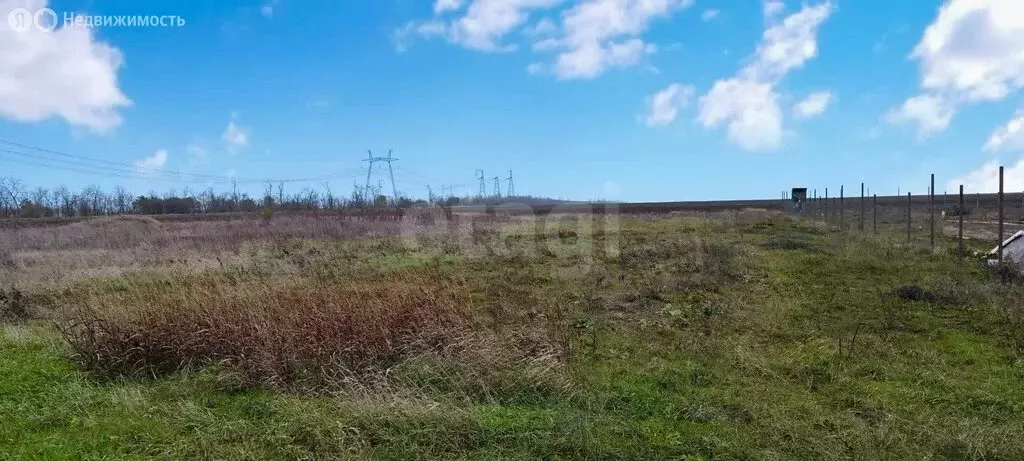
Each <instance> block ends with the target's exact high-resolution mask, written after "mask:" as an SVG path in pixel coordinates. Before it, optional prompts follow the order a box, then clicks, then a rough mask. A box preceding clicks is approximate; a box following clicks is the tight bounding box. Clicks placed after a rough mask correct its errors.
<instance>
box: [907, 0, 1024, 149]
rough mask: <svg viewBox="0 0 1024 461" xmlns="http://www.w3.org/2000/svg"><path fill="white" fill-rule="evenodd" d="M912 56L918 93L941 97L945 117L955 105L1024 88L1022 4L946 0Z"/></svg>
mask: <svg viewBox="0 0 1024 461" xmlns="http://www.w3.org/2000/svg"><path fill="white" fill-rule="evenodd" d="M911 58H912V59H914V60H916V61H917V63H918V66H919V68H920V74H921V75H920V77H921V82H920V83H921V88H922V90H923V93H924V94H925V95H928V96H929V97H932V98H942V99H943V100H945V101H946V104H945V105H944V106H945V107H946V108H947V109H948V115H949V118H950V119H952V116H953V115H954V114H955V112H956V110H957V108H958V106H960V105H964V104H971V103H978V102H984V101H998V100H1001V99H1003V98H1005V97H1006V96H1007V95H1009V94H1010V93H1013V92H1015V91H1017V90H1019V89H1020V88H1021V87H1024V2H1021V1H1020V0H947V1H946V2H945V4H943V6H942V8H941V9H940V10H939V14H938V16H937V17H936V18H935V21H934V22H932V23H931V24H930V25H929V26H928V27H927V29H925V31H924V35H923V36H922V37H921V41H920V42H919V43H918V44H917V46H916V47H915V48H914V51H913V53H912V54H911ZM941 115H943V116H945V115H946V113H942V114H941ZM940 118H941V117H940ZM923 121H925V122H927V121H928V119H927V118H926V119H924V120H923ZM945 125H947V126H948V122H947V123H946V124H945ZM932 128H934V127H931V128H925V127H922V131H930V130H932ZM941 129H945V126H943V127H942V128H941ZM941 129H939V130H934V131H941Z"/></svg>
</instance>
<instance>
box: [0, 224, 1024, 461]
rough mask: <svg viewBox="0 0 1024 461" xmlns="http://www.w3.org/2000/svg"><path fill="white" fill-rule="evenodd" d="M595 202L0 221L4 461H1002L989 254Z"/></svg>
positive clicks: (1023, 367) (1017, 348)
mask: <svg viewBox="0 0 1024 461" xmlns="http://www.w3.org/2000/svg"><path fill="white" fill-rule="evenodd" d="M470 219H472V221H469V220H470ZM590 219H591V218H589V217H578V216H562V217H549V218H546V220H545V221H544V222H534V221H531V220H528V219H524V218H522V217H507V218H501V217H488V216H479V217H474V218H465V217H463V218H462V222H458V223H448V222H443V221H441V222H435V221H433V220H432V219H425V220H424V222H423V223H421V224H420V225H417V226H407V225H401V226H400V225H398V224H396V223H366V222H349V221H340V220H333V221H332V220H329V219H314V218H302V220H298V219H296V220H292V221H289V220H283V219H276V218H269V217H264V219H252V220H247V221H242V222H232V221H225V222H212V223H204V222H191V223H159V222H155V221H151V220H146V219H112V220H106V221H99V222H91V223H90V222H86V223H75V224H71V225H67V226H63V227H56V228H52V229H46V230H45V231H38V230H32V229H9V230H0V283H3V287H5V289H4V292H3V298H2V300H0V309H2V313H0V316H2V317H3V320H2V322H0V328H2V329H0V457H5V458H11V459H150V458H158V459H425V458H440V459H453V458H462V459H465V458H471V459H480V458H482V459H513V458H514V459H524V458H528V459H707V460H710V459H769V460H772V459H778V460H788V459H950V460H960V459H986V460H992V459H1007V460H1012V459H1024V439H1022V438H1021V437H1020V434H1022V433H1024V354H1022V347H1024V292H1022V288H1021V286H1020V280H1019V279H1018V277H1017V276H1016V275H1015V273H1013V272H1012V271H1002V272H991V271H989V270H988V269H985V268H984V266H983V265H981V264H980V262H979V261H976V260H964V259H960V258H959V257H957V256H956V255H955V254H954V252H952V251H948V250H947V249H946V248H952V247H954V246H955V244H954V242H952V241H950V240H946V239H943V240H941V242H940V243H941V247H942V248H940V251H937V252H935V253H932V252H930V251H928V250H927V249H924V248H921V247H919V246H916V245H914V246H907V245H903V244H902V243H901V242H902V239H903V236H901V235H900V234H899V233H898V232H897V233H894V234H892V235H889V234H888V233H882V234H880V235H878V236H874V235H860V234H857V233H855V232H854V233H846V234H841V233H838V232H834V229H831V228H829V227H827V226H825V225H822V224H820V223H814V222H801V221H794V220H791V219H789V218H787V217H785V216H781V215H778V214H775V213H769V212H759V211H750V210H748V211H737V212H721V213H711V214H706V213H704V214H698V213H690V214H685V213H680V214H668V215H658V216H646V215H637V216H622V217H618V218H614V217H608V218H606V217H597V218H594V222H591V221H590ZM431 223H434V224H431ZM969 246H970V248H971V249H988V248H989V247H991V243H990V242H980V243H975V242H971V243H970V245H969ZM12 287H13V288H12Z"/></svg>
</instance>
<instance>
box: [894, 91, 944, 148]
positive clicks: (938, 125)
mask: <svg viewBox="0 0 1024 461" xmlns="http://www.w3.org/2000/svg"><path fill="white" fill-rule="evenodd" d="M953 112H954V109H953V107H952V106H951V105H950V104H949V103H948V101H945V100H944V99H942V98H940V97H938V96H933V95H928V94H923V95H918V96H914V97H913V98H910V99H908V100H906V101H905V102H904V103H903V105H901V106H899V107H896V108H893V109H892V110H890V111H889V113H888V114H886V116H885V119H886V121H888V122H889V123H891V124H894V125H899V124H905V123H916V124H917V127H918V135H919V136H920V137H922V138H924V137H927V136H929V135H931V134H933V133H937V132H940V131H942V130H945V129H946V127H948V126H949V123H950V122H951V121H952V120H953Z"/></svg>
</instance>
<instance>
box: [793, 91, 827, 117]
mask: <svg viewBox="0 0 1024 461" xmlns="http://www.w3.org/2000/svg"><path fill="white" fill-rule="evenodd" d="M831 103H832V92H830V91H817V92H814V93H811V94H810V95H808V96H807V97H806V98H804V99H802V100H801V101H800V102H797V103H796V105H794V106H793V114H794V115H795V116H796V118H804V119H806V118H814V117H817V116H819V115H821V114H824V113H825V109H828V105H829V104H831Z"/></svg>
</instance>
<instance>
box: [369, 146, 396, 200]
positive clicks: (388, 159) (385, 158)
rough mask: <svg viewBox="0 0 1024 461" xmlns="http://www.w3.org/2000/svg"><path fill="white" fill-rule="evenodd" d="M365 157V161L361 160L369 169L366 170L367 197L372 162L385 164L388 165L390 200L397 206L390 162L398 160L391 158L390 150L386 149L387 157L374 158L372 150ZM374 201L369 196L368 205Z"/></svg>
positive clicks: (393, 174) (393, 176)
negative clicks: (368, 165) (367, 163)
mask: <svg viewBox="0 0 1024 461" xmlns="http://www.w3.org/2000/svg"><path fill="white" fill-rule="evenodd" d="M366 155H367V156H366V160H363V161H364V162H369V163H370V167H369V168H367V169H366V191H367V195H370V194H369V192H370V173H371V172H372V171H373V164H374V162H387V164H388V176H389V177H390V178H391V198H392V200H394V201H395V205H397V204H398V186H396V185H395V170H394V169H392V168H391V162H397V161H398V159H397V158H392V157H391V149H388V156H387V157H374V156H373V151H372V150H371V151H367V154H366ZM374 199H376V197H372V196H371V197H370V198H369V202H368V203H373V201H374Z"/></svg>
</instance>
